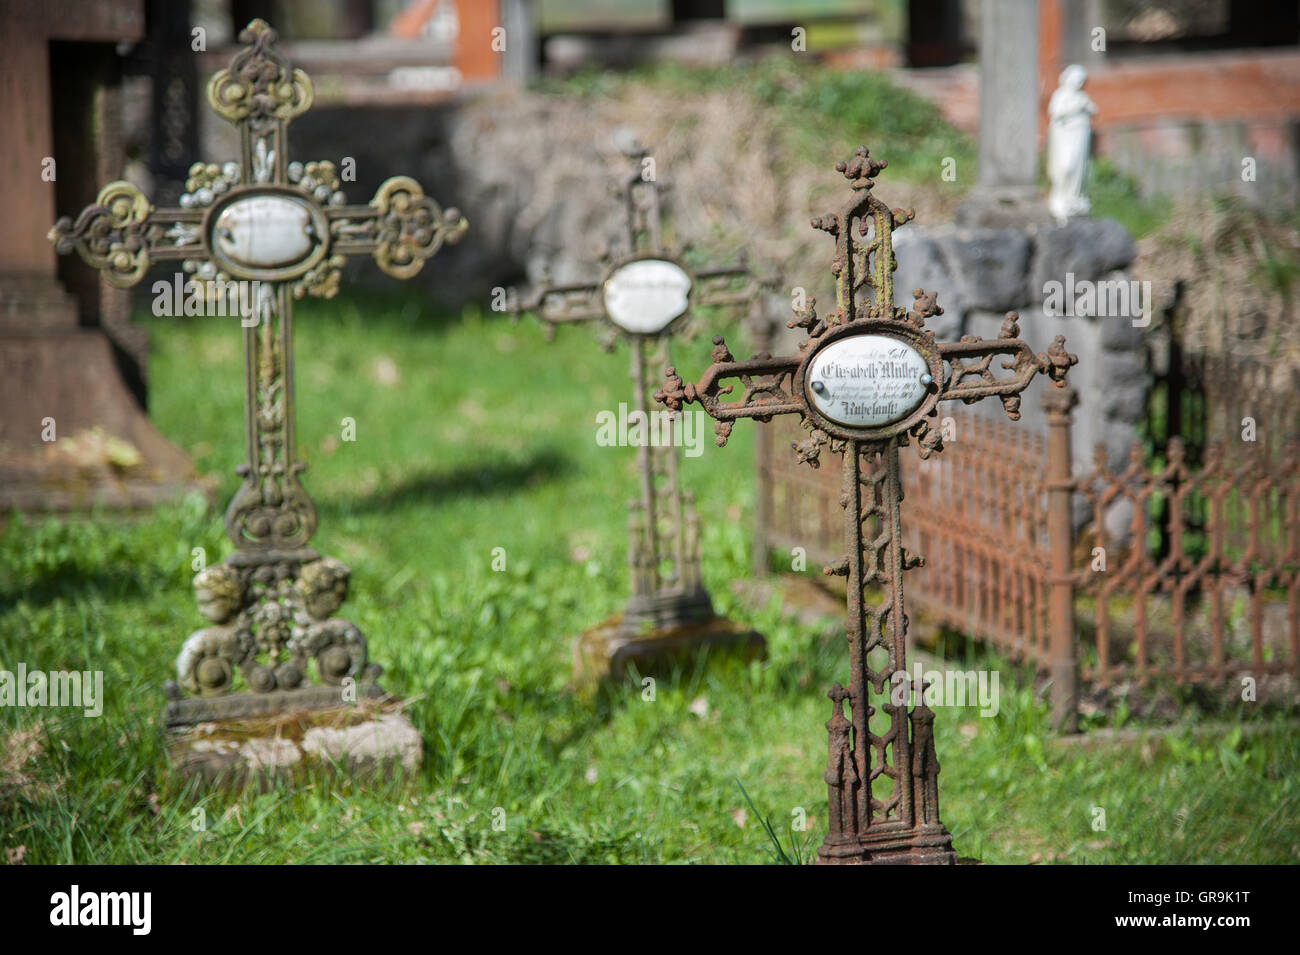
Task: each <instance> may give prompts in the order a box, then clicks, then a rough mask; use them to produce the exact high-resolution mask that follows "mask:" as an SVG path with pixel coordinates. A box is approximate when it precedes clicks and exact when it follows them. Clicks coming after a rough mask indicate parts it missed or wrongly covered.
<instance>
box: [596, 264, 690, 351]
mask: <svg viewBox="0 0 1300 955" xmlns="http://www.w3.org/2000/svg"><path fill="white" fill-rule="evenodd" d="M690 292H691V277H690V276H689V275H687V274H686V273H685V272H683V271H682V270H681V268H679V267H678V266H676V265H674V264H673V263H672V262H665V261H663V260H662V259H641V260H639V261H637V262H629V263H628V264H627V265H624V266H622V267H621V268H618V269H615V270H614V273H613V274H612V275H611V276H610V277H609V278H608V279H606V280H605V313H606V314H607V315H608V316H609V318H610V321H612V322H613V323H614V324H615V325H617V326H618V327H619V328H621V329H623V330H624V331H628V332H632V333H634V334H637V335H653V334H655V333H656V332H661V331H663V330H664V329H665V328H666V327H668V323H669V322H671V321H672V320H673V319H674V318H676V317H677V316H678V315H681V314H682V313H683V312H685V311H686V302H687V296H689V295H690Z"/></svg>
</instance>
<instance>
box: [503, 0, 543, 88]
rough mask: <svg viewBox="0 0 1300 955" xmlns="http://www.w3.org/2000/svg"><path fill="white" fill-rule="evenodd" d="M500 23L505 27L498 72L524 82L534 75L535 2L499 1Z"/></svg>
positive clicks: (528, 0) (535, 71)
mask: <svg viewBox="0 0 1300 955" xmlns="http://www.w3.org/2000/svg"><path fill="white" fill-rule="evenodd" d="M501 25H502V26H503V27H505V30H506V49H505V53H503V54H502V56H501V73H502V75H503V76H505V78H506V79H508V80H511V81H513V82H515V83H519V84H524V83H527V82H528V81H529V80H531V79H532V78H533V77H534V76H535V75H536V74H537V42H538V41H537V4H536V3H535V2H534V0H501Z"/></svg>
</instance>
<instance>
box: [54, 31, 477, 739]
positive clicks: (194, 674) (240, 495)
mask: <svg viewBox="0 0 1300 955" xmlns="http://www.w3.org/2000/svg"><path fill="white" fill-rule="evenodd" d="M239 39H240V41H241V43H244V44H246V46H245V47H244V48H243V49H241V50H240V51H239V52H238V53H236V54H235V56H234V57H233V59H232V60H231V63H230V66H229V67H228V68H226V69H223V70H221V71H220V72H218V73H217V74H216V75H214V76H213V77H212V81H211V83H210V84H209V85H208V102H209V103H210V104H211V106H212V108H213V109H214V110H215V111H216V112H217V113H218V114H219V115H220V116H222V117H223V118H224V119H227V120H229V121H230V122H231V123H234V124H235V125H236V126H237V127H238V128H239V133H240V157H239V161H238V162H227V163H224V164H222V165H217V164H215V163H201V162H200V163H195V164H194V165H193V166H191V167H190V176H189V179H188V180H187V181H186V192H185V193H184V194H183V195H182V196H181V198H180V208H178V209H156V208H154V207H153V206H152V205H151V204H150V203H149V201H148V200H147V199H146V198H145V197H144V195H143V194H142V193H141V192H140V191H139V190H138V189H136V187H135V186H133V185H131V184H130V183H128V182H112V183H109V184H108V185H107V186H105V187H104V188H103V189H102V190H101V191H100V193H99V196H98V198H97V201H96V203H95V204H94V205H92V206H89V207H87V208H86V209H84V210H82V212H81V214H80V215H79V216H78V217H77V219H76V221H75V222H73V221H71V220H69V219H67V218H66V217H65V218H63V219H60V220H59V221H58V223H57V224H56V225H55V227H54V228H53V229H52V230H51V231H50V239H51V241H53V242H54V244H55V247H56V248H57V249H58V251H59V252H61V253H66V252H70V251H72V250H76V251H77V252H78V253H79V254H80V255H81V257H82V258H83V259H85V260H86V262H88V263H89V264H90V265H92V266H94V267H95V268H97V269H100V270H101V271H102V272H103V274H104V275H105V277H106V278H107V279H108V281H109V282H111V283H112V284H114V285H117V286H119V287H127V286H131V285H134V284H136V283H137V282H139V281H140V279H141V278H142V277H143V276H144V274H145V272H146V270H147V269H148V268H149V266H150V265H152V264H154V263H157V262H165V261H178V262H180V263H182V265H181V267H182V269H183V270H184V272H186V273H190V275H191V276H192V279H190V281H191V282H193V281H197V282H198V283H201V284H200V285H199V286H197V287H198V288H200V289H202V290H203V291H204V292H205V294H216V295H217V296H221V295H223V294H226V293H228V292H232V291H233V292H239V291H241V289H240V286H241V285H242V286H245V289H244V290H242V291H245V292H246V294H244V295H242V296H239V297H240V298H241V299H242V300H244V301H246V302H248V303H249V304H250V305H251V308H250V309H249V311H250V312H251V313H252V314H249V315H247V316H246V317H245V321H244V322H243V324H244V359H245V399H246V404H245V415H244V421H245V432H246V439H247V449H248V458H247V462H246V463H245V464H243V465H241V466H240V467H239V468H238V472H239V474H240V475H241V476H242V477H243V478H244V483H243V484H242V485H241V486H240V488H239V490H238V491H237V492H236V494H235V496H234V499H233V500H231V502H230V506H229V508H228V510H227V511H226V533H227V534H228V535H229V537H230V539H231V540H232V541H234V544H235V551H234V553H233V554H231V556H230V557H229V558H228V559H227V560H226V561H225V562H224V563H222V564H217V565H212V566H210V567H208V568H206V569H204V570H203V571H201V572H200V573H199V574H198V575H197V576H196V577H195V580H194V587H195V593H196V596H197V598H198V603H199V611H200V613H202V614H203V615H204V616H205V617H206V618H208V619H209V620H210V621H211V622H212V623H213V624H214V626H212V627H208V628H205V629H203V630H199V631H198V632H196V633H194V634H193V635H191V636H190V638H189V639H188V640H186V641H185V645H184V647H183V648H182V650H181V653H180V656H179V657H178V659H177V675H178V678H179V684H180V687H181V688H183V689H184V690H186V691H188V692H190V693H192V694H200V695H202V696H204V697H212V696H219V695H222V694H226V693H228V691H230V689H231V688H232V685H233V681H234V675H235V673H236V671H238V672H240V673H242V675H243V677H244V680H245V682H246V683H247V685H248V688H249V689H250V690H251V691H253V695H254V696H256V695H258V694H263V695H264V694H270V693H271V692H272V691H285V690H289V691H298V693H297V696H295V697H294V704H295V705H312V699H313V692H312V690H313V689H314V690H315V692H314V697H318V698H319V701H320V702H321V703H324V702H325V701H326V700H333V701H334V702H337V699H338V691H337V690H336V689H329V687H332V686H337V685H338V684H340V683H342V681H343V680H344V678H348V677H351V678H353V679H355V680H357V681H358V682H360V681H361V680H362V679H369V681H370V682H373V678H374V677H375V676H377V674H378V667H376V666H375V665H373V664H368V662H367V654H366V642H365V639H364V637H362V635H361V632H360V630H359V629H358V628H357V627H356V626H355V625H354V624H352V623H350V622H348V621H346V620H340V619H333V617H332V615H333V613H334V611H335V610H337V609H338V607H339V606H340V605H341V604H342V602H343V600H344V598H345V597H346V594H347V584H348V578H349V575H350V571H349V569H348V568H347V566H346V565H344V564H343V563H342V562H341V561H338V560H334V559H332V558H322V557H321V555H320V554H319V553H317V552H316V551H315V550H313V549H311V548H310V547H308V546H307V544H308V542H309V541H310V540H311V538H312V535H313V534H314V533H315V531H316V506H315V504H314V503H313V502H312V500H311V498H310V497H309V496H308V495H307V492H306V490H305V489H304V488H303V486H302V483H301V481H300V479H299V476H300V474H301V472H302V471H303V470H304V469H305V467H306V465H305V464H303V463H302V462H300V461H298V460H297V457H296V454H295V446H294V409H293V300H294V299H298V298H302V297H303V296H305V295H313V296H318V297H321V298H330V297H332V296H334V295H335V294H336V293H337V292H338V287H339V277H340V274H341V271H342V268H343V265H344V263H345V259H346V257H347V256H349V255H358V254H365V255H370V256H373V257H374V260H375V262H376V263H378V265H379V267H380V268H381V269H383V270H384V271H385V272H386V273H388V274H389V275H392V276H394V277H395V278H410V277H411V276H413V275H415V274H416V273H417V272H419V271H420V269H421V267H422V266H423V265H424V262H425V260H426V259H428V258H430V257H431V256H433V255H434V254H435V253H436V252H437V251H438V250H439V249H440V248H441V247H442V245H443V243H445V242H456V241H458V240H459V238H460V236H461V235H462V234H463V233H464V231H465V228H466V226H467V223H466V221H465V219H464V218H463V217H462V216H461V215H460V213H459V212H457V211H456V210H455V209H447V210H445V211H444V210H442V209H440V208H439V206H438V204H437V203H436V202H434V200H433V199H432V198H430V197H429V196H426V195H425V194H424V191H423V190H422V189H421V187H420V185H419V183H417V182H416V181H415V180H413V179H409V178H407V177H405V176H398V177H394V178H392V179H389V180H387V181H386V182H384V183H383V185H381V186H380V187H379V191H378V192H376V193H375V197H374V198H373V199H371V200H370V204H369V205H365V206H358V205H347V204H346V200H345V198H344V195H343V193H342V192H340V191H339V186H340V185H341V182H340V179H339V175H338V171H337V169H336V167H335V165H334V163H332V162H329V161H320V162H309V163H306V164H304V163H301V162H290V161H289V160H288V140H287V127H288V125H289V123H290V121H292V120H293V119H294V118H295V117H297V116H300V115H301V114H302V113H304V112H306V110H307V109H308V108H309V107H310V106H311V104H312V99H313V91H312V83H311V80H310V79H309V78H308V76H307V74H306V73H304V72H303V71H302V70H299V69H294V68H293V67H292V66H291V65H290V64H289V62H288V60H287V59H286V58H285V57H284V55H283V54H281V53H280V52H279V50H278V49H277V48H276V33H275V31H274V30H272V29H271V28H270V27H269V26H268V25H267V24H266V23H265V22H263V21H262V20H254V21H252V22H251V23H250V24H249V25H248V27H247V28H246V29H245V30H244V31H243V32H242V33H240V36H239ZM222 314H224V312H222ZM313 661H314V663H315V669H316V676H317V678H318V680H319V681H320V682H321V683H322V684H325V685H326V686H325V687H318V688H309V687H305V686H304V684H305V683H306V681H307V679H308V663H309V662H313ZM300 688H301V689H300ZM170 690H171V693H172V695H173V696H179V695H180V694H179V690H178V689H177V688H175V687H171V688H170ZM239 699H242V702H239V701H238V700H237V698H227V700H226V701H225V703H224V704H223V705H221V706H206V707H205V706H201V705H198V703H199V701H193V700H187V701H184V703H186V704H189V705H188V706H180V705H179V704H180V702H181V701H179V700H178V701H177V703H176V704H174V705H173V706H172V707H170V710H171V711H172V712H171V715H172V717H173V721H174V722H185V721H192V720H190V719H188V718H183V717H182V713H183V712H184V713H189V716H192V717H194V718H208V717H211V716H213V715H236V714H243V713H245V712H264V711H267V710H268V709H269V708H270V702H271V701H270V700H269V699H267V698H263V699H261V700H254V701H252V702H250V701H249V700H248V699H247V698H239ZM190 711H192V712H190Z"/></svg>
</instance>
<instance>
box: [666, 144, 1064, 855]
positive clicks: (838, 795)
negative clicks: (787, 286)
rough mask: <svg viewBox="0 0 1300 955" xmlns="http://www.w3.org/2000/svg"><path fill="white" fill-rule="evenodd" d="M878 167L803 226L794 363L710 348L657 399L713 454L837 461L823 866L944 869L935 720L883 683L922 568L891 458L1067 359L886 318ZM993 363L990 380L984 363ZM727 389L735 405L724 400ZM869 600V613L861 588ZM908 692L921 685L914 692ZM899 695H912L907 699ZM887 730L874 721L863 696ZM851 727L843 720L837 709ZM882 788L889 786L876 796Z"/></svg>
mask: <svg viewBox="0 0 1300 955" xmlns="http://www.w3.org/2000/svg"><path fill="white" fill-rule="evenodd" d="M885 165H886V164H885V163H884V162H882V161H879V160H875V159H872V158H870V156H869V154H868V152H867V149H866V147H865V146H863V147H859V149H858V150H857V152H856V153H855V154H854V156H853V158H852V159H851V160H850V161H849V162H847V163H845V162H841V163H837V164H836V166H835V168H836V169H837V170H838V171H839V172H842V173H843V174H844V177H845V178H846V179H847V180H848V181H849V186H850V189H851V190H852V192H851V195H850V197H849V199H848V200H847V201H846V202H845V203H844V204H843V205H842V206H841V207H840V209H839V211H838V212H836V213H833V214H831V215H827V216H822V217H821V218H818V219H814V220H813V222H812V225H813V228H815V229H820V230H821V231H823V232H827V233H829V234H830V235H831V236H833V237H834V239H835V255H834V257H833V259H832V260H831V274H832V275H833V276H834V279H835V299H836V309H835V311H834V312H832V313H831V314H830V315H829V316H827V317H826V318H825V319H819V318H818V317H817V312H816V303H815V302H813V301H810V302H809V303H808V307H807V308H806V309H803V310H796V311H795V316H796V317H795V320H794V321H792V322H790V323H789V327H791V328H795V327H799V328H803V329H806V330H807V333H808V338H807V340H806V341H805V342H803V343H802V344H801V345H800V352H801V354H800V355H797V356H790V357H780V358H773V357H771V356H770V355H766V354H764V355H759V356H756V357H754V358H752V359H750V360H749V361H736V360H735V359H734V358H733V357H732V355H731V352H730V351H729V350H728V349H727V345H726V342H724V341H723V340H722V338H721V337H719V338H715V339H714V340H713V341H714V345H715V347H714V349H713V361H714V364H713V365H711V366H710V367H709V368H708V369H707V370H706V371H705V372H704V375H703V376H702V377H701V378H700V380H699V382H698V383H697V384H690V383H684V382H683V381H682V379H681V377H679V376H678V375H677V372H676V370H675V369H674V368H671V367H670V368H668V370H667V381H666V383H665V386H664V388H663V389H662V390H660V391H658V392H656V393H655V399H656V400H657V401H661V402H663V403H664V404H666V405H667V406H668V407H669V408H671V409H673V410H679V409H681V407H682V406H683V405H684V404H686V403H688V402H699V403H700V404H701V405H702V406H703V407H704V409H705V410H706V411H707V412H708V413H709V414H710V415H711V416H713V417H714V418H715V419H717V420H716V424H715V425H714V430H715V431H716V433H717V439H716V440H717V443H718V444H719V445H724V444H726V442H727V438H728V436H729V435H730V434H731V429H732V426H733V424H734V423H735V421H736V420H737V419H739V418H757V419H758V420H759V421H770V420H771V419H772V418H773V417H775V416H776V415H779V414H797V415H799V416H800V417H801V418H802V424H803V427H804V428H805V429H806V430H807V431H808V432H809V436H808V437H807V438H806V439H804V440H803V441H800V442H797V443H795V444H794V445H793V448H794V451H795V453H796V454H797V455H798V457H799V459H800V460H802V461H805V462H807V463H808V464H810V465H812V466H813V467H817V466H818V463H819V457H820V454H821V452H822V450H823V449H824V448H826V447H828V446H829V447H830V449H831V450H832V451H834V452H836V453H840V454H842V455H843V459H844V465H843V467H844V482H843V491H842V493H841V497H840V503H841V504H842V506H843V507H844V511H845V543H846V549H847V551H848V553H847V555H846V556H845V557H844V558H843V559H842V560H841V561H840V562H839V563H838V564H837V565H835V566H833V567H828V568H826V573H828V574H836V575H840V576H846V577H847V578H848V618H847V624H846V631H847V637H848V643H849V669H850V683H849V687H848V688H847V689H845V688H844V687H842V686H840V685H839V684H836V685H835V687H834V688H833V689H832V690H831V692H830V698H831V701H832V707H831V719H830V721H829V722H828V723H827V724H826V727H827V729H828V730H829V732H830V756H829V759H828V761H827V767H826V783H827V786H828V787H829V823H830V831H829V833H828V835H827V837H826V841H825V842H824V843H823V844H822V846H821V848H820V850H819V851H818V858H819V861H821V862H824V863H899V862H903V863H945V864H950V863H953V862H955V861H956V854H955V853H954V852H953V849H952V838H951V836H950V835H949V833H948V831H947V829H946V828H945V827H944V825H943V823H942V822H941V821H940V819H939V789H938V774H939V762H938V759H937V757H936V755H935V749H934V734H933V723H934V713H933V711H931V710H930V708H929V707H928V706H926V705H925V704H924V702H923V701H922V702H918V703H917V705H916V706H914V707H912V708H911V710H910V712H909V710H908V706H907V701H906V699H904V700H903V702H902V703H901V704H899V703H895V702H894V699H893V696H892V695H891V693H890V690H891V689H893V686H892V685H891V684H892V680H891V677H892V676H893V675H894V674H895V673H899V672H901V673H904V674H905V673H906V672H907V663H906V659H905V655H906V633H907V617H906V614H905V613H904V609H903V571H905V570H907V569H908V568H911V567H915V566H918V565H920V564H921V562H922V559H921V558H920V557H919V556H917V555H914V554H910V553H908V552H907V551H906V550H905V549H904V547H903V543H902V534H901V528H900V514H899V511H900V508H899V505H900V502H901V501H902V496H903V495H902V491H901V488H900V483H899V471H898V448H899V446H900V445H904V444H906V443H907V442H908V439H909V438H915V439H916V442H917V445H918V447H919V450H920V454H921V456H922V457H923V458H924V457H927V456H929V454H930V453H931V452H934V451H938V450H941V448H942V442H941V437H942V435H941V433H940V431H939V430H938V429H936V428H932V427H931V424H930V422H931V420H932V419H933V418H934V417H935V415H936V413H937V406H938V403H939V402H940V401H951V400H960V401H964V402H966V403H968V404H969V403H972V402H975V401H978V400H979V399H981V398H985V397H989V396H998V397H1000V398H1001V399H1002V404H1003V407H1004V408H1005V409H1006V412H1007V414H1008V416H1010V417H1011V418H1012V420H1016V419H1018V418H1019V417H1020V397H1019V395H1020V393H1021V392H1022V391H1024V390H1025V388H1026V387H1027V386H1028V385H1029V383H1030V381H1032V380H1033V378H1034V376H1035V375H1036V374H1038V373H1039V372H1042V373H1044V374H1046V375H1048V376H1049V377H1050V378H1051V379H1052V380H1053V381H1054V382H1055V383H1056V384H1057V385H1061V384H1063V383H1064V379H1065V373H1066V372H1067V371H1068V370H1069V368H1070V366H1071V365H1073V364H1075V363H1076V362H1077V360H1078V359H1077V358H1076V357H1075V356H1074V355H1070V354H1068V353H1067V352H1066V350H1065V339H1064V338H1063V337H1061V336H1057V338H1056V340H1055V341H1054V342H1053V343H1052V345H1051V347H1050V348H1049V349H1048V350H1047V353H1046V354H1041V355H1035V354H1034V353H1033V352H1032V351H1031V350H1030V348H1029V346H1028V345H1027V344H1026V343H1025V342H1024V341H1022V340H1021V339H1020V338H1018V337H1017V336H1018V335H1019V334H1020V330H1019V327H1018V324H1017V322H1018V316H1017V315H1016V314H1015V313H1014V312H1010V313H1008V314H1007V316H1006V320H1005V321H1004V322H1003V324H1002V328H1001V331H1000V333H999V337H998V338H996V339H993V340H983V339H980V338H976V337H973V336H965V337H963V338H962V339H961V340H960V341H958V342H936V341H935V340H934V333H933V332H931V331H929V330H927V329H926V328H925V320H926V319H927V318H929V317H931V316H933V315H938V314H942V309H940V308H939V306H938V305H937V304H936V301H935V299H936V295H935V294H934V293H931V294H929V295H927V294H925V293H924V292H922V291H921V290H920V289H917V290H916V291H915V292H913V297H914V298H915V300H916V302H915V304H914V305H913V307H912V309H911V310H910V311H909V310H908V309H906V308H895V307H894V304H893V301H894V288H893V285H894V283H893V271H894V269H895V267H896V262H895V260H894V249H893V230H894V229H895V228H897V227H898V226H901V225H902V224H904V223H905V222H907V221H909V220H910V219H911V218H912V213H911V212H910V211H900V212H894V211H891V210H890V209H889V208H888V207H887V206H886V205H885V204H884V203H882V202H881V201H880V200H879V199H877V198H876V197H875V196H874V195H873V194H872V191H871V190H872V186H873V185H874V184H875V183H874V179H875V176H876V175H877V174H878V173H879V172H880V170H882V169H884V168H885ZM997 356H1003V361H1002V362H1001V367H1002V370H1004V371H1008V372H1010V374H1009V375H1007V376H1005V377H998V376H997V375H996V374H995V372H994V370H993V368H992V367H991V365H992V362H993V359H994V358H995V357H997ZM729 379H739V381H740V382H741V384H742V386H743V389H744V390H743V393H742V394H741V395H740V396H739V398H738V399H735V400H726V401H724V400H722V399H723V396H725V395H729V394H731V392H732V391H733V390H734V387H735V386H734V385H724V384H723V382H725V381H727V380H729ZM868 588H871V589H872V590H877V589H878V590H879V591H880V592H881V594H882V596H881V597H880V598H879V600H878V601H877V602H871V598H869V596H868V594H867V593H866V591H867V589H868ZM917 689H920V688H917ZM908 695H910V694H908ZM873 697H875V698H876V702H877V703H878V705H879V708H880V709H881V710H883V711H884V713H885V714H886V715H887V716H888V727H887V728H885V729H883V730H882V731H880V732H877V730H878V729H880V728H879V727H873V726H872V725H871V717H872V716H873V715H874V714H875V713H876V706H875V705H873V703H872V698H873ZM845 702H847V703H848V704H849V709H850V716H849V717H848V718H846V717H845V715H844V703H845ZM886 789H887V790H888V791H887V792H886Z"/></svg>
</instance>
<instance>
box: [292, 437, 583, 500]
mask: <svg viewBox="0 0 1300 955" xmlns="http://www.w3.org/2000/svg"><path fill="white" fill-rule="evenodd" d="M572 470H573V465H572V462H570V461H569V459H568V458H566V457H565V456H564V455H562V454H560V453H559V452H557V451H554V450H552V449H549V448H548V449H544V450H542V451H538V452H537V453H535V454H533V455H532V456H531V457H529V458H527V459H525V460H523V461H489V462H485V463H483V464H478V465H473V466H470V467H461V468H456V469H455V470H452V471H424V472H420V473H416V474H414V475H411V476H410V477H407V478H405V479H403V480H402V481H400V482H399V483H397V484H396V485H394V486H393V487H390V488H386V489H384V490H381V491H376V492H375V493H373V494H368V495H364V496H362V495H347V496H331V497H329V498H327V499H325V500H323V501H320V502H319V504H318V510H319V511H320V512H321V513H322V514H328V513H340V512H346V513H351V514H374V513H383V512H386V511H392V510H397V509H399V508H402V507H405V506H407V505H410V504H423V503H434V502H442V501H445V500H448V499H452V500H454V499H456V498H466V497H490V496H495V495H499V494H514V493H517V492H518V491H519V489H520V488H521V487H533V486H536V485H538V484H543V483H546V482H549V481H554V480H556V479H557V478H560V477H563V476H564V475H566V474H568V473H569V472H571V471H572Z"/></svg>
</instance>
